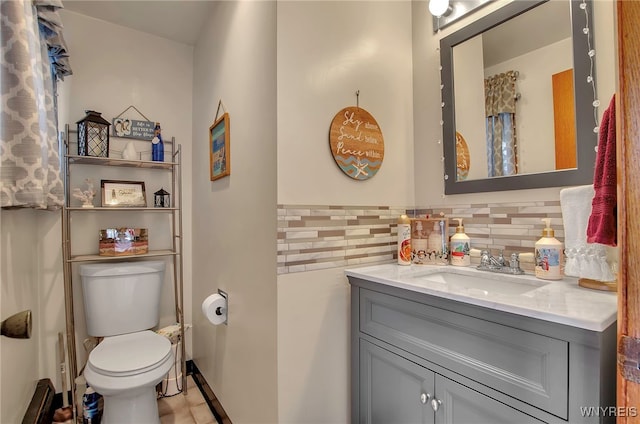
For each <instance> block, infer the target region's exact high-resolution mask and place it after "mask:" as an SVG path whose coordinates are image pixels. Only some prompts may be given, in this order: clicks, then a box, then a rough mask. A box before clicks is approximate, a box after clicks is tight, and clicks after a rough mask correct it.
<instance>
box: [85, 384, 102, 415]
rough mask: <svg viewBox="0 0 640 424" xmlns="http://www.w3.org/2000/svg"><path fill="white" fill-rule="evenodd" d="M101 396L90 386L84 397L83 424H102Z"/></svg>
mask: <svg viewBox="0 0 640 424" xmlns="http://www.w3.org/2000/svg"><path fill="white" fill-rule="evenodd" d="M101 397H102V396H100V394H98V393H96V392H95V391H94V390H93V388H91V387H90V386H88V387H87V390H86V391H85V392H84V396H83V397H82V422H83V424H100V420H101V419H102V411H100V398H101Z"/></svg>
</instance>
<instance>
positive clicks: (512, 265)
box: [477, 250, 524, 275]
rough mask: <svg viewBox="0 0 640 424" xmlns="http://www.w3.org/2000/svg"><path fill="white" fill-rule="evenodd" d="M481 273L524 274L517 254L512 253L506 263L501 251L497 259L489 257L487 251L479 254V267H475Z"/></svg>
mask: <svg viewBox="0 0 640 424" xmlns="http://www.w3.org/2000/svg"><path fill="white" fill-rule="evenodd" d="M477 268H478V269H479V270H481V271H490V272H499V273H502V274H515V275H521V274H524V271H523V270H522V268H520V259H519V257H518V254H517V253H512V254H511V257H510V259H509V263H507V261H506V259H505V257H504V255H503V254H502V251H501V252H500V255H499V256H498V257H494V256H491V254H490V253H489V251H488V250H483V251H482V253H480V265H478V267H477Z"/></svg>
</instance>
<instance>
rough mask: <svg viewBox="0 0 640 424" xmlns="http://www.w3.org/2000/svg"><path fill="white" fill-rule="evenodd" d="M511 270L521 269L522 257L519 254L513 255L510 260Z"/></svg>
mask: <svg viewBox="0 0 640 424" xmlns="http://www.w3.org/2000/svg"><path fill="white" fill-rule="evenodd" d="M509 267H510V268H520V255H518V253H517V252H514V253H512V254H511V259H510V260H509Z"/></svg>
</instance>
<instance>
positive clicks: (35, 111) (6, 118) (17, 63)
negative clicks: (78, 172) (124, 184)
mask: <svg viewBox="0 0 640 424" xmlns="http://www.w3.org/2000/svg"><path fill="white" fill-rule="evenodd" d="M62 7H63V6H62V1H61V0H33V1H32V0H11V1H5V0H2V1H0V23H1V25H0V27H1V31H0V46H1V47H2V58H1V59H0V60H1V68H0V77H1V78H0V80H1V84H0V85H1V91H0V93H1V95H2V109H1V112H0V134H1V135H2V138H0V206H2V207H3V208H6V207H28V208H36V209H57V208H59V207H60V206H62V204H63V201H64V190H63V184H62V179H61V176H60V157H59V154H58V122H57V107H56V103H55V102H56V83H57V81H58V80H61V79H62V78H63V77H64V76H65V75H70V74H71V68H70V67H69V61H68V56H67V54H66V45H65V43H64V40H63V38H62V22H61V20H60V17H59V15H58V9H60V8H62Z"/></svg>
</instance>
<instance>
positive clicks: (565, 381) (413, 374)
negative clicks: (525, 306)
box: [349, 276, 616, 424]
mask: <svg viewBox="0 0 640 424" xmlns="http://www.w3.org/2000/svg"><path fill="white" fill-rule="evenodd" d="M349 282H350V283H351V313H352V326H351V334H352V344H351V350H352V368H351V369H352V422H353V423H363V424H364V423H366V424H370V423H371V424H373V423H381V424H382V423H384V424H396V423H411V424H417V423H438V424H440V423H447V424H479V423H487V424H489V423H491V424H500V423H504V424H524V423H562V424H566V423H570V424H574V423H575V424H587V423H613V422H615V417H612V416H605V417H603V416H600V417H599V416H597V415H596V416H583V415H584V414H583V413H581V411H584V410H585V408H589V407H596V408H598V407H610V406H615V404H616V403H615V380H616V379H615V363H616V360H615V337H616V331H615V329H616V325H615V323H613V324H611V325H610V326H609V327H608V328H607V329H606V330H605V331H601V332H600V331H590V330H585V329H582V328H576V327H571V326H567V325H562V324H558V323H554V322H549V321H544V320H540V319H535V318H531V317H526V316H521V315H515V314H510V313H506V312H501V311H498V310H495V309H491V308H486V307H481V306H476V305H472V304H468V303H464V302H460V301H456V300H451V299H445V298H440V297H438V296H432V295H428V294H425V293H419V292H414V291H411V290H405V289H401V288H397V287H392V286H389V285H386V284H380V283H376V282H372V281H368V280H364V279H360V278H356V277H351V276H350V277H349Z"/></svg>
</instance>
